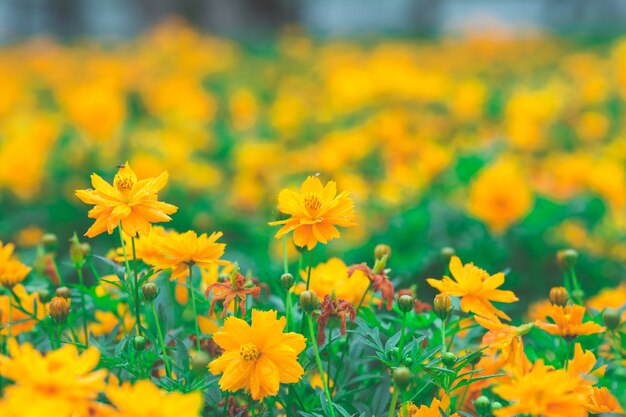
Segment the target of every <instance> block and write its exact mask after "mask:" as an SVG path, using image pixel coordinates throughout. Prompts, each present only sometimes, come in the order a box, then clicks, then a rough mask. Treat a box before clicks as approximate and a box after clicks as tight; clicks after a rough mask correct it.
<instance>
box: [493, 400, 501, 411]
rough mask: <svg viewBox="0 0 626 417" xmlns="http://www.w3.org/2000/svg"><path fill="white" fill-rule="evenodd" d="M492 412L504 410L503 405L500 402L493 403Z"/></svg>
mask: <svg viewBox="0 0 626 417" xmlns="http://www.w3.org/2000/svg"><path fill="white" fill-rule="evenodd" d="M490 408H491V412H492V413H493V412H494V411H496V410H499V409H501V408H502V403H500V402H498V401H494V402H492V403H491V407H490Z"/></svg>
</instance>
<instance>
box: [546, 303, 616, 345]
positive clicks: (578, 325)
mask: <svg viewBox="0 0 626 417" xmlns="http://www.w3.org/2000/svg"><path fill="white" fill-rule="evenodd" d="M584 316H585V307H583V306H579V305H575V304H574V305H568V306H565V307H563V306H557V305H554V304H553V305H552V306H551V308H550V312H549V313H548V315H547V317H550V318H551V319H552V322H548V321H544V320H545V319H544V320H537V321H536V322H535V325H536V326H537V327H539V328H541V329H543V330H545V331H546V332H548V333H550V334H552V335H555V336H562V337H563V338H565V339H568V340H571V339H573V338H575V337H577V336H585V335H589V334H595V333H601V332H603V331H605V330H606V328H605V327H604V326H600V325H599V324H596V323H594V322H592V321H586V322H583V320H584Z"/></svg>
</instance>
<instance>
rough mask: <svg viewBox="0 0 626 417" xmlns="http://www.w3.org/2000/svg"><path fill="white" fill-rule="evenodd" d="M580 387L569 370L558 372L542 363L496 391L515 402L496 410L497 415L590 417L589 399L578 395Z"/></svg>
mask: <svg viewBox="0 0 626 417" xmlns="http://www.w3.org/2000/svg"><path fill="white" fill-rule="evenodd" d="M578 384H579V381H578V380H577V379H575V378H571V376H570V375H569V374H568V373H567V371H565V370H561V369H559V370H554V369H552V368H550V367H548V366H545V365H544V363H543V362H542V361H538V362H536V363H535V364H534V365H533V367H532V369H531V370H530V371H529V372H527V373H524V374H521V373H517V374H515V375H514V376H513V377H512V378H511V379H510V380H505V381H503V382H502V383H500V384H499V385H497V386H496V387H494V388H493V392H494V393H496V394H497V395H499V396H500V397H501V398H502V399H504V400H506V401H508V402H510V403H511V404H510V405H509V406H508V407H504V408H502V409H500V410H496V411H495V415H496V417H513V416H520V415H530V416H543V417H562V416H572V417H574V416H580V417H582V416H586V410H585V399H584V397H583V396H581V395H580V394H579V393H578V392H576V389H577V387H578Z"/></svg>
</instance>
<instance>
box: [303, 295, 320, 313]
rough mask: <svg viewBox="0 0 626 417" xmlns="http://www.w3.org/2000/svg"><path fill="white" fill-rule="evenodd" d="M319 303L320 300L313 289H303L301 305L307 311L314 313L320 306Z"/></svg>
mask: <svg viewBox="0 0 626 417" xmlns="http://www.w3.org/2000/svg"><path fill="white" fill-rule="evenodd" d="M319 303H320V300H319V299H318V298H317V295H315V293H314V292H313V291H303V292H302V294H300V306H302V310H304V312H306V313H312V312H313V311H314V310H315V309H316V308H317V307H318V306H319Z"/></svg>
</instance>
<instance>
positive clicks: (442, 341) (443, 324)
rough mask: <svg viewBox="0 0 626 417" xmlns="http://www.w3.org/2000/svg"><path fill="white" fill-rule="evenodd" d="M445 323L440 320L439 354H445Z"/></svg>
mask: <svg viewBox="0 0 626 417" xmlns="http://www.w3.org/2000/svg"><path fill="white" fill-rule="evenodd" d="M447 350H448V349H447V347H446V321H445V320H443V319H442V320H441V353H446V351H447Z"/></svg>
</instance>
